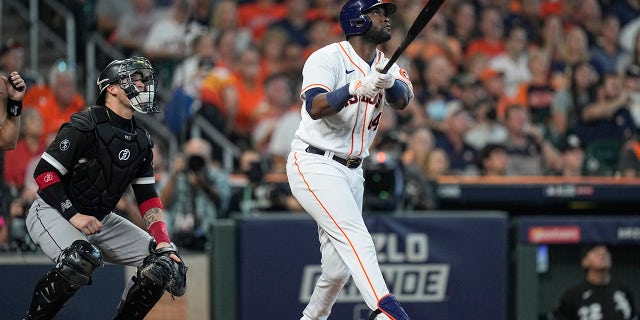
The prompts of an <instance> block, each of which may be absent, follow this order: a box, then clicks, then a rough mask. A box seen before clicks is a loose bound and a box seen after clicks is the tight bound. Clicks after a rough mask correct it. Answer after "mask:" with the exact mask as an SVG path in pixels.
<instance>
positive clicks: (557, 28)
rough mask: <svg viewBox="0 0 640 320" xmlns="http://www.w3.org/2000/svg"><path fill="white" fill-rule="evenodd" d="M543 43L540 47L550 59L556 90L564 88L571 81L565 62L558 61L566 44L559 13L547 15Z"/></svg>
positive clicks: (551, 73) (542, 35) (542, 36)
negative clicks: (567, 74)
mask: <svg viewBox="0 0 640 320" xmlns="http://www.w3.org/2000/svg"><path fill="white" fill-rule="evenodd" d="M540 32H541V43H540V44H539V45H538V49H539V50H541V51H542V52H544V54H545V55H546V56H547V59H548V60H549V68H550V70H549V73H550V75H549V78H550V82H551V85H552V86H553V88H554V89H555V90H560V89H564V87H565V86H567V83H568V82H569V80H568V77H567V76H566V72H565V70H564V69H565V67H564V65H563V64H559V63H557V62H558V61H560V60H561V52H562V51H561V48H562V46H563V45H564V42H565V40H564V30H563V26H562V18H560V17H559V16H557V15H550V16H548V17H546V18H545V19H544V21H543V24H542V30H541V31H540Z"/></svg>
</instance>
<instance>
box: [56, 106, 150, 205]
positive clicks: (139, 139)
mask: <svg viewBox="0 0 640 320" xmlns="http://www.w3.org/2000/svg"><path fill="white" fill-rule="evenodd" d="M89 112H90V114H91V117H92V118H93V120H94V121H95V129H94V131H95V136H96V139H95V140H96V144H95V146H93V147H92V149H93V150H92V152H90V154H93V156H90V157H88V158H87V159H85V158H82V159H80V160H79V161H78V163H77V164H76V165H75V166H74V168H73V171H72V176H71V179H70V186H69V189H70V190H66V191H70V192H68V194H69V196H70V198H71V201H72V202H73V204H74V205H75V206H76V207H77V208H78V211H79V212H86V213H91V214H92V215H94V216H96V217H103V216H105V215H107V214H109V213H110V212H111V211H112V210H113V208H115V206H116V204H117V203H118V200H119V199H120V197H121V196H122V194H123V193H124V192H125V191H126V188H127V187H128V185H129V184H130V183H131V180H132V179H133V177H135V176H136V174H137V173H138V171H139V169H140V167H141V165H142V164H143V163H144V162H145V161H146V160H147V159H148V157H150V156H151V148H152V144H151V141H150V139H149V137H148V135H147V132H146V130H145V129H144V128H140V127H138V126H136V125H135V121H134V120H133V119H132V120H131V121H132V126H133V130H132V131H133V132H126V131H124V130H122V129H120V128H117V127H114V126H113V125H112V124H111V122H110V121H109V116H108V114H107V111H106V108H103V107H94V108H91V109H90V110H89Z"/></svg>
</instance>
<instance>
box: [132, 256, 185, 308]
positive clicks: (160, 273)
mask: <svg viewBox="0 0 640 320" xmlns="http://www.w3.org/2000/svg"><path fill="white" fill-rule="evenodd" d="M171 254H175V255H176V256H178V258H180V256H179V255H178V250H177V248H176V247H175V246H173V244H172V245H171V246H169V247H164V248H160V249H157V250H154V251H153V253H151V254H150V255H149V256H147V257H146V258H144V262H143V264H142V267H140V268H139V269H138V277H139V278H141V277H142V278H147V279H149V280H151V281H153V282H154V283H155V284H157V285H160V286H162V287H164V289H165V290H167V291H168V292H169V293H170V294H171V297H172V298H173V297H174V296H175V297H181V296H183V295H184V293H185V292H186V290H187V270H188V269H189V268H187V266H186V265H185V264H184V260H182V258H180V262H176V261H175V260H173V259H171V257H169V256H170V255H171Z"/></svg>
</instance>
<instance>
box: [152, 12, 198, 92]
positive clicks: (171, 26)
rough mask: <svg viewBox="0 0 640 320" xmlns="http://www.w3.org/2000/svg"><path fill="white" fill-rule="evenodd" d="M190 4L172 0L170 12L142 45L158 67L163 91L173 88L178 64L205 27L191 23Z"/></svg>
mask: <svg viewBox="0 0 640 320" xmlns="http://www.w3.org/2000/svg"><path fill="white" fill-rule="evenodd" d="M191 13H192V8H191V4H190V3H189V1H187V0H173V5H172V6H171V11H170V13H169V14H166V15H164V16H163V17H162V18H160V19H158V20H156V21H155V23H154V24H153V25H152V26H151V29H150V30H149V33H148V34H147V37H146V38H145V40H144V43H143V44H142V50H143V51H144V54H145V55H146V56H147V57H149V59H150V60H151V61H153V62H154V64H155V65H157V66H158V67H157V68H156V69H157V70H158V78H159V79H158V82H159V85H160V87H170V86H171V79H172V78H173V69H174V68H175V66H176V64H177V63H178V62H179V61H181V60H182V59H184V58H185V57H186V56H188V55H189V54H190V53H191V47H190V46H191V42H192V41H193V39H194V38H195V37H196V35H198V34H199V33H200V32H202V30H203V29H204V27H203V26H202V25H200V24H198V23H197V22H195V21H190V20H189V18H190V15H191Z"/></svg>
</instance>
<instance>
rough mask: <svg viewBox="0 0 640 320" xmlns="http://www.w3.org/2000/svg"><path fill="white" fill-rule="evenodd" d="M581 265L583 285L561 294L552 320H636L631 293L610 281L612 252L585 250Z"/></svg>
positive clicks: (603, 248) (597, 246) (592, 247)
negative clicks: (583, 273) (583, 274)
mask: <svg viewBox="0 0 640 320" xmlns="http://www.w3.org/2000/svg"><path fill="white" fill-rule="evenodd" d="M580 265H581V266H582V269H583V270H584V272H585V276H584V281H582V282H581V283H580V284H577V285H575V286H572V287H571V288H568V289H567V290H566V291H565V292H564V293H563V294H562V297H561V298H560V299H559V301H558V306H557V307H556V308H555V309H554V310H553V312H552V316H553V317H552V319H556V320H579V319H603V320H609V319H611V320H613V319H620V320H632V319H637V317H638V314H637V310H636V307H635V305H634V300H633V296H632V294H631V291H630V290H629V288H627V287H626V286H625V285H622V284H619V283H616V282H614V281H613V280H612V275H611V268H612V262H611V252H610V251H609V249H608V248H607V247H606V246H605V245H602V244H595V245H589V246H587V247H585V248H584V249H583V250H582V259H581V261H580Z"/></svg>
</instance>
